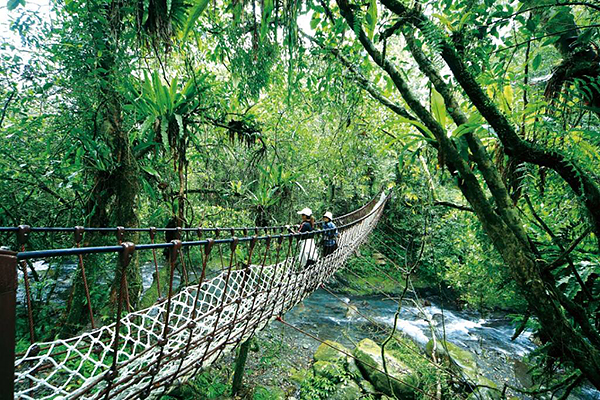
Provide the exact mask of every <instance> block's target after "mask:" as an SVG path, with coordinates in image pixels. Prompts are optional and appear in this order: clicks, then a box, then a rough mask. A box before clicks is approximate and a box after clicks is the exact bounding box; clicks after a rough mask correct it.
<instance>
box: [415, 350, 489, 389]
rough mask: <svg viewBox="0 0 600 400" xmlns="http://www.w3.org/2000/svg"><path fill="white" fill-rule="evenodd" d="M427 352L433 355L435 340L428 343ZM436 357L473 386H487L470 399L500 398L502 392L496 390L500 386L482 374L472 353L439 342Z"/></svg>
mask: <svg viewBox="0 0 600 400" xmlns="http://www.w3.org/2000/svg"><path fill="white" fill-rule="evenodd" d="M425 350H426V351H427V354H428V355H431V353H432V351H433V340H430V341H429V342H427V345H426V346H425ZM436 357H437V358H438V360H443V361H445V362H447V363H450V367H451V368H453V369H455V370H457V372H459V373H461V374H462V375H463V377H464V378H465V379H467V380H468V381H469V382H471V383H472V384H475V385H482V386H485V387H482V388H479V389H477V390H475V391H474V392H473V393H472V394H471V396H469V398H483V399H499V398H500V392H498V391H497V390H494V389H496V388H497V387H498V386H497V385H496V384H495V383H494V382H493V381H491V380H489V379H488V378H486V377H485V376H484V375H483V374H482V373H481V371H480V370H479V368H478V367H477V362H476V361H475V355H473V353H471V352H470V351H468V350H464V349H461V348H460V347H458V346H457V345H455V344H454V343H450V342H447V341H438V343H437V348H436ZM490 388H494V389H490ZM472 396H475V397H472Z"/></svg>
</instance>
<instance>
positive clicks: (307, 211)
mask: <svg viewBox="0 0 600 400" xmlns="http://www.w3.org/2000/svg"><path fill="white" fill-rule="evenodd" d="M297 214H300V215H306V216H307V217H310V216H311V215H312V210H311V209H310V208H308V207H304V208H303V209H302V210H300V211H298V212H297Z"/></svg>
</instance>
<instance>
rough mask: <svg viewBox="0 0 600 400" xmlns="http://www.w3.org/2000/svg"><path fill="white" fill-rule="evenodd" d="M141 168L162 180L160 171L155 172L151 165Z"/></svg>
mask: <svg viewBox="0 0 600 400" xmlns="http://www.w3.org/2000/svg"><path fill="white" fill-rule="evenodd" d="M141 168H142V170H144V171H145V172H147V173H149V174H150V175H152V176H154V177H156V178H160V174H159V173H158V171H157V170H155V169H154V168H152V167H151V166H150V165H142V166H141Z"/></svg>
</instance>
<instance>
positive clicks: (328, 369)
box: [312, 361, 344, 379]
mask: <svg viewBox="0 0 600 400" xmlns="http://www.w3.org/2000/svg"><path fill="white" fill-rule="evenodd" d="M312 367H313V371H315V374H316V375H319V376H322V377H324V378H328V379H331V378H337V377H340V376H342V375H343V374H344V368H343V367H342V366H340V365H338V364H336V363H332V362H329V361H317V362H316V363H314V364H313V366H312Z"/></svg>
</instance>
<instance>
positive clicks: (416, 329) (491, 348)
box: [274, 290, 600, 400]
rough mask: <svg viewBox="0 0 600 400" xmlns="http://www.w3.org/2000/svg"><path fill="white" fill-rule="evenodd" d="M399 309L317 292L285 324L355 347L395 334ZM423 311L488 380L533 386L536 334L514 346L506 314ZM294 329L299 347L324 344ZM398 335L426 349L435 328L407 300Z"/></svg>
mask: <svg viewBox="0 0 600 400" xmlns="http://www.w3.org/2000/svg"><path fill="white" fill-rule="evenodd" d="M396 310H397V303H395V302H393V301H391V300H390V299H388V298H385V297H381V296H361V297H353V296H337V295H332V294H330V293H328V292H326V291H324V290H317V291H316V292H315V293H313V294H312V295H311V296H310V297H308V298H307V299H305V300H304V301H303V302H302V304H300V305H298V306H296V307H295V308H294V309H292V310H291V311H290V312H288V313H287V314H286V315H285V320H286V322H287V323H289V324H292V325H294V326H296V327H298V328H300V329H302V330H303V331H306V332H309V333H310V334H312V335H314V336H317V337H318V338H320V339H323V340H324V339H329V340H335V341H337V342H340V343H342V344H344V345H345V346H349V347H352V346H353V344H352V343H353V342H354V343H356V342H358V341H360V340H361V339H363V338H365V337H374V336H377V335H378V333H377V329H378V328H379V329H380V328H381V326H385V327H387V329H388V331H389V328H391V327H392V326H393V322H394V314H395V312H396ZM422 310H423V311H424V312H425V313H427V314H428V319H430V320H432V321H433V324H434V329H435V330H436V332H437V336H438V337H440V338H441V337H444V335H445V338H446V340H447V341H449V342H452V343H454V344H456V345H457V346H459V347H461V348H463V349H465V350H469V351H471V352H472V353H473V354H474V355H475V358H476V360H477V364H478V366H479V368H480V369H481V371H482V372H483V373H484V375H486V377H488V378H490V379H491V380H493V381H494V382H496V383H497V384H498V386H499V387H502V385H503V383H504V382H506V383H509V384H510V385H514V386H517V387H529V386H530V385H531V378H530V376H529V375H528V374H527V370H528V369H529V367H528V366H527V364H526V363H524V362H523V358H524V357H525V356H527V355H528V354H529V353H530V352H531V351H532V350H534V349H535V347H536V345H535V344H534V343H533V341H532V334H531V332H527V331H526V332H524V333H523V334H521V336H519V337H518V338H517V339H516V340H514V341H511V340H510V339H511V336H512V335H513V333H514V327H513V325H512V323H511V320H510V319H509V318H508V317H507V316H506V315H504V314H491V315H489V316H486V317H485V318H481V317H480V316H479V315H478V314H477V313H474V312H470V311H463V310H455V309H454V310H453V309H446V308H444V309H443V308H442V306H441V305H440V304H435V303H433V304H431V305H429V306H426V307H422ZM361 314H362V315H361ZM363 315H364V317H363ZM365 317H366V318H365ZM369 320H371V321H374V322H376V323H377V324H373V323H372V322H370V321H369ZM377 325H381V326H379V327H377ZM277 326H280V327H281V324H280V323H277V322H274V328H275V327H277ZM279 329H281V328H279ZM290 330H291V329H290V328H287V331H288V332H287V334H288V335H292V336H293V337H294V340H296V341H297V343H298V345H299V346H302V347H304V348H305V349H306V348H310V349H311V350H313V349H316V347H318V345H319V342H317V341H315V340H314V339H311V338H310V337H308V336H306V335H304V334H300V333H298V332H289V331H290ZM397 330H398V331H401V332H403V333H404V334H405V335H407V336H408V337H410V338H411V339H412V340H414V341H415V342H416V343H418V344H419V345H421V346H422V347H424V346H425V344H426V343H427V341H429V339H430V338H431V330H430V327H429V324H428V323H427V321H426V318H425V317H424V315H423V314H422V312H421V311H419V309H417V308H416V307H415V306H413V305H411V304H409V302H406V301H405V302H404V305H403V307H402V309H401V311H400V314H399V317H398V321H397ZM379 332H380V333H379V334H383V332H381V331H379ZM513 394H514V395H517V396H518V394H517V393H513ZM518 397H519V396H518ZM569 398H570V399H573V400H574V399H600V392H598V391H597V390H595V389H593V388H591V387H589V386H586V387H584V388H583V389H582V390H581V391H580V392H579V393H577V394H576V395H571V396H570V397H569Z"/></svg>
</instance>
